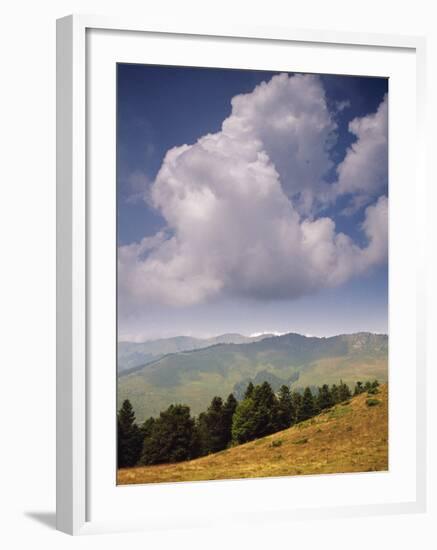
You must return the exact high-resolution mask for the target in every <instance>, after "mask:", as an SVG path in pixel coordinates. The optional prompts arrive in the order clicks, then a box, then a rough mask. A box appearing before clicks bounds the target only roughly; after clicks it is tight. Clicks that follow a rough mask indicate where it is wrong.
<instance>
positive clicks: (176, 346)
mask: <svg viewBox="0 0 437 550" xmlns="http://www.w3.org/2000/svg"><path fill="white" fill-rule="evenodd" d="M268 336H271V335H269V334H263V335H260V336H255V337H250V336H243V335H242V334H234V333H229V334H221V335H220V336H214V337H212V338H193V337H191V336H175V337H173V338H160V339H158V340H149V341H147V342H119V343H118V354H117V355H118V357H117V368H118V371H119V372H123V371H125V370H128V369H132V368H135V367H138V366H140V365H145V364H147V363H151V362H152V361H156V360H157V359H159V358H161V357H163V356H164V355H167V354H169V353H178V352H180V351H187V350H195V349H201V348H207V347H209V346H213V345H215V344H243V343H250V342H257V341H259V340H262V339H263V338H266V337H268Z"/></svg>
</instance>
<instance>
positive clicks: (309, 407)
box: [298, 387, 316, 422]
mask: <svg viewBox="0 0 437 550" xmlns="http://www.w3.org/2000/svg"><path fill="white" fill-rule="evenodd" d="M315 412H316V411H315V404H314V396H313V394H312V392H311V389H310V388H308V387H306V388H305V391H304V392H303V396H302V405H301V407H300V409H299V414H298V418H299V422H301V421H303V420H307V419H308V418H311V417H312V416H314V414H315Z"/></svg>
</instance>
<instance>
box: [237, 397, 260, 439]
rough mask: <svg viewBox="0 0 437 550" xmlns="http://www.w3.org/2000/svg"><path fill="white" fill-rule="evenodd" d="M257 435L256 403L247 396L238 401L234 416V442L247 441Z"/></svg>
mask: <svg viewBox="0 0 437 550" xmlns="http://www.w3.org/2000/svg"><path fill="white" fill-rule="evenodd" d="M255 437H256V419H255V403H254V401H253V399H252V398H251V397H246V398H245V399H243V400H242V401H240V403H238V405H237V408H236V410H235V413H234V416H233V418H232V441H233V443H246V442H247V441H252V439H255Z"/></svg>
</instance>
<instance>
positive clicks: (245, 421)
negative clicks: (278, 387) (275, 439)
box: [232, 382, 278, 443]
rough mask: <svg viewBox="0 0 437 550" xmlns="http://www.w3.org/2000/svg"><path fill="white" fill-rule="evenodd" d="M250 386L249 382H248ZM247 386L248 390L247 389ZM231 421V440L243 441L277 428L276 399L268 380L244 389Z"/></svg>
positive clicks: (267, 433)
mask: <svg viewBox="0 0 437 550" xmlns="http://www.w3.org/2000/svg"><path fill="white" fill-rule="evenodd" d="M249 386H250V384H249ZM249 386H248V390H249ZM246 395H249V397H246V398H245V399H243V401H241V403H240V404H239V405H238V407H237V409H236V411H235V414H234V418H233V422H232V440H233V442H234V443H245V442H246V441H252V440H253V439H256V438H258V437H263V436H265V435H269V434H272V433H274V432H276V431H277V430H278V400H277V398H276V396H275V394H274V393H273V390H272V388H271V386H270V384H269V383H268V382H263V383H262V384H261V385H258V386H255V387H254V388H253V390H252V389H251V388H250V391H247V390H246Z"/></svg>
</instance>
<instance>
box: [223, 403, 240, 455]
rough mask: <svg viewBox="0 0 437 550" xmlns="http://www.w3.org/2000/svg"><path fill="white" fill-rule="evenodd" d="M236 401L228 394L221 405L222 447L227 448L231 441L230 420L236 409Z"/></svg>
mask: <svg viewBox="0 0 437 550" xmlns="http://www.w3.org/2000/svg"><path fill="white" fill-rule="evenodd" d="M237 405H238V401H237V400H236V399H235V397H234V394H232V393H230V394H229V395H228V398H227V399H226V402H225V404H224V405H223V429H224V446H225V447H227V446H228V445H229V443H230V442H231V440H232V418H233V416H234V413H235V411H236V409H237Z"/></svg>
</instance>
